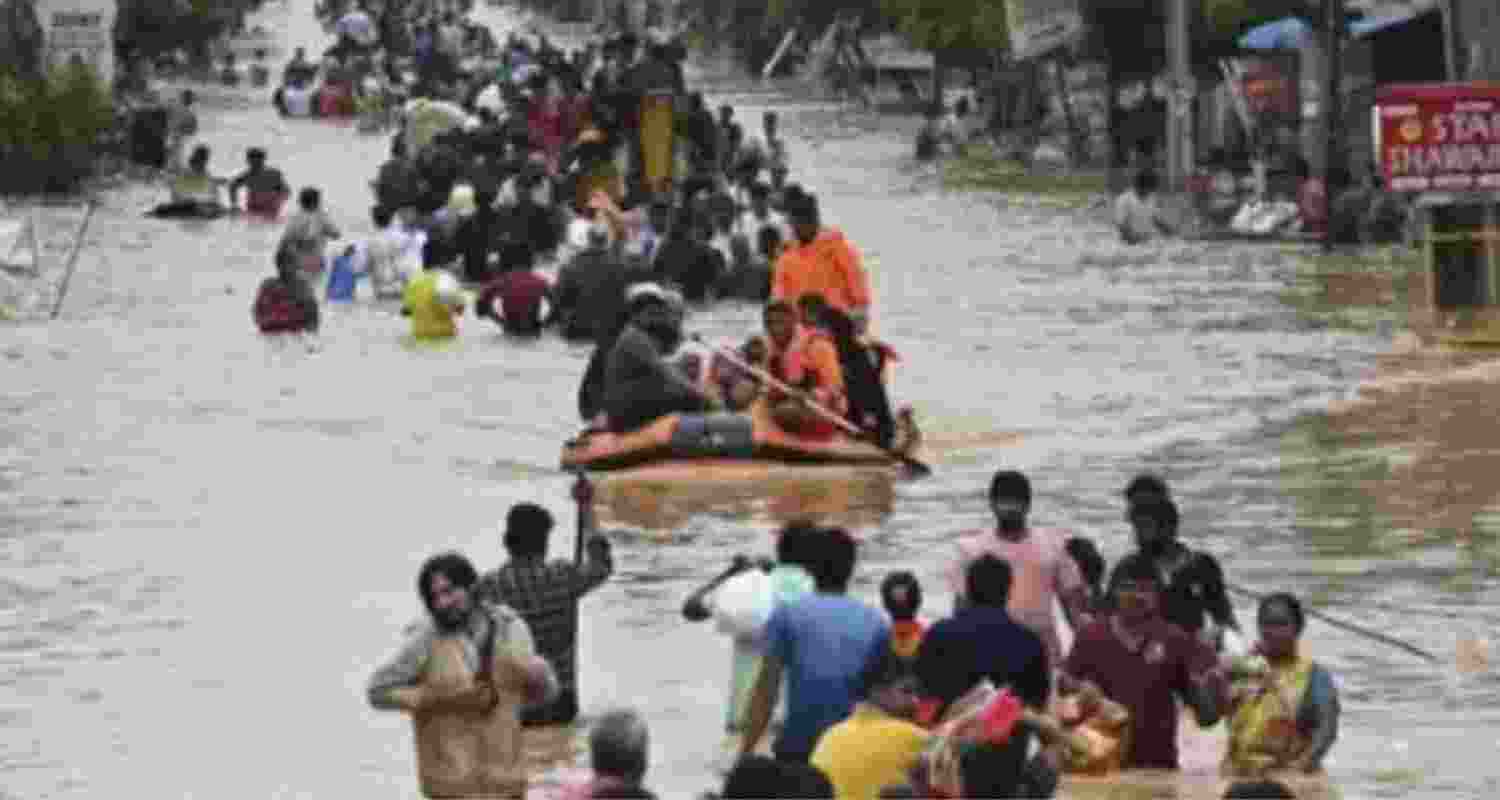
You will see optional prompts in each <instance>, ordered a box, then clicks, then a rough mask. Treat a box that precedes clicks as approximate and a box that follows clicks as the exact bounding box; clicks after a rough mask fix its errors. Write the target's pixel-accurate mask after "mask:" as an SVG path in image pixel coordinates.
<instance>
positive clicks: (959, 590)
mask: <svg viewBox="0 0 1500 800" xmlns="http://www.w3.org/2000/svg"><path fill="white" fill-rule="evenodd" d="M990 508H991V509H992V510H993V511H994V512H995V530H994V531H993V532H991V531H983V532H979V533H974V534H970V535H968V536H965V537H963V538H961V539H960V540H959V542H958V557H957V558H955V559H954V561H953V564H952V566H951V567H950V568H949V572H948V581H949V584H948V585H949V586H950V587H952V589H953V593H954V597H955V601H956V605H957V607H958V608H963V607H964V606H966V605H968V602H969V601H968V594H967V590H968V586H967V578H966V576H967V574H968V569H969V564H971V563H972V562H974V561H975V560H976V559H978V558H980V557H982V556H985V555H992V556H995V557H996V558H999V559H1001V560H1003V561H1006V562H1008V563H1009V564H1010V568H1011V575H1012V584H1011V591H1010V598H1009V602H1008V603H1007V605H1006V608H1007V610H1008V611H1009V612H1010V616H1011V618H1013V619H1014V620H1015V621H1016V622H1019V623H1021V624H1022V625H1025V626H1026V627H1027V628H1030V629H1031V630H1032V631H1033V632H1035V633H1036V634H1037V635H1038V636H1040V637H1042V641H1043V642H1044V643H1045V644H1046V645H1047V663H1049V664H1054V665H1055V664H1058V663H1061V660H1062V640H1061V639H1060V638H1059V637H1058V633H1057V630H1056V628H1055V627H1054V623H1053V613H1052V602H1053V600H1054V598H1055V599H1057V600H1060V601H1062V604H1063V608H1064V610H1066V611H1067V612H1068V619H1069V621H1070V622H1071V623H1072V624H1073V626H1074V627H1075V628H1078V627H1082V626H1083V625H1084V624H1086V623H1087V622H1088V621H1089V620H1090V619H1091V618H1092V617H1091V614H1090V611H1089V592H1088V586H1087V584H1085V583H1084V580H1083V576H1082V575H1081V574H1080V573H1079V571H1078V564H1077V563H1076V562H1074V561H1073V558H1072V557H1071V556H1069V555H1068V552H1067V549H1066V544H1065V542H1066V541H1067V537H1066V536H1065V535H1063V534H1062V532H1060V531H1055V530H1049V529H1041V528H1032V527H1031V526H1030V525H1028V524H1027V521H1026V515H1027V514H1028V513H1029V512H1030V511H1031V482H1030V481H1028V480H1026V476H1025V475H1022V474H1021V473H1019V472H1013V471H1008V470H1001V471H1000V472H996V473H995V477H994V479H993V480H991V481H990Z"/></svg>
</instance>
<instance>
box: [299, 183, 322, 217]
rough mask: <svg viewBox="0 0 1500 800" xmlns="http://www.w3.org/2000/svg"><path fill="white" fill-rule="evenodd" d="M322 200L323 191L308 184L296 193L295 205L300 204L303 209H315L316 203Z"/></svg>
mask: <svg viewBox="0 0 1500 800" xmlns="http://www.w3.org/2000/svg"><path fill="white" fill-rule="evenodd" d="M322 202H323V193H322V192H320V191H318V190H317V189H316V188H314V187H312V186H309V187H307V188H305V189H303V190H302V191H301V192H298V193H297V205H298V206H301V207H302V209H303V210H304V211H313V210H316V209H317V207H318V205H319V204H320V203H322Z"/></svg>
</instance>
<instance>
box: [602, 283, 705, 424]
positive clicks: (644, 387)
mask: <svg viewBox="0 0 1500 800" xmlns="http://www.w3.org/2000/svg"><path fill="white" fill-rule="evenodd" d="M633 291H634V293H633V296H632V297H631V298H630V300H631V303H630V305H631V309H632V314H631V318H630V324H629V325H627V326H625V330H624V332H623V333H621V334H620V338H619V339H618V340H617V341H616V342H615V345H614V347H613V348H612V349H611V350H610V353H609V360H608V361H606V362H605V366H604V412H605V414H607V415H608V417H609V428H610V430H612V431H615V432H616V433H627V432H629V431H633V430H637V429H639V428H641V427H644V426H645V425H646V424H648V423H650V422H651V421H652V420H655V419H658V418H660V417H663V416H666V415H667V414H676V413H696V412H702V411H706V410H708V408H709V406H710V400H709V399H708V398H707V397H705V396H704V395H703V393H702V392H701V391H700V390H699V388H698V387H697V386H696V385H694V384H693V382H692V381H689V380H688V379H687V377H686V376H684V375H683V374H682V373H680V372H678V371H677V369H676V368H674V367H673V366H672V365H671V364H669V363H667V360H666V356H668V355H670V354H671V353H672V351H674V350H676V349H677V345H678V344H679V343H680V341H681V339H682V317H681V313H680V312H679V310H678V308H677V307H676V306H677V305H678V304H677V302H674V300H675V298H672V297H671V296H669V295H668V294H667V293H666V292H665V291H663V290H661V289H659V288H656V287H651V286H649V285H647V286H639V287H636V288H635V290H633Z"/></svg>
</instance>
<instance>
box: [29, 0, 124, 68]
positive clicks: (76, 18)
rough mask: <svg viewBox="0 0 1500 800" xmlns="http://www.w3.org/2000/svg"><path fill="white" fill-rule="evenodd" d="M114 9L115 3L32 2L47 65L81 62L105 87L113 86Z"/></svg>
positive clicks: (113, 0) (83, 0)
mask: <svg viewBox="0 0 1500 800" xmlns="http://www.w3.org/2000/svg"><path fill="white" fill-rule="evenodd" d="M118 10H119V0H36V16H37V21H38V22H40V23H41V25H42V37H43V39H42V41H43V42H44V45H43V53H44V56H45V61H46V64H47V66H49V67H63V66H66V65H67V64H69V63H71V62H73V61H74V60H77V61H81V62H83V63H84V64H85V65H87V66H89V67H93V69H94V72H95V73H96V74H97V75H98V76H99V79H100V80H101V81H103V82H104V85H105V86H106V87H108V86H111V85H113V83H114V79H115V13H116V12H117V11H118Z"/></svg>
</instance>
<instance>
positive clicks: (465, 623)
mask: <svg viewBox="0 0 1500 800" xmlns="http://www.w3.org/2000/svg"><path fill="white" fill-rule="evenodd" d="M478 582H479V575H478V573H477V572H476V571H475V569H474V565H473V564H471V563H470V562H469V560H468V559H467V558H464V557H463V556H462V555H459V554H458V553H445V554H442V555H438V556H434V557H432V558H430V559H428V560H427V562H426V563H425V564H423V565H422V570H421V572H420V573H419V574H418V576H417V590H418V593H419V594H420V595H421V597H422V603H423V605H424V606H425V607H426V609H427V612H428V615H429V619H428V620H425V621H424V622H422V623H419V624H418V625H416V626H414V628H413V630H412V632H411V636H410V638H409V639H408V640H407V642H406V644H405V645H404V646H402V648H401V650H400V651H399V652H398V653H397V655H396V656H395V657H394V658H393V659H392V660H391V661H390V662H388V663H387V664H385V665H384V666H382V667H380V668H379V669H377V670H376V671H375V674H374V675H372V676H371V678H370V682H369V686H368V689H367V697H368V700H369V702H370V705H371V706H373V707H374V708H377V709H381V710H387V711H403V712H406V713H407V714H410V715H411V717H412V724H413V726H414V728H415V739H416V747H417V774H418V780H419V781H420V783H421V787H422V794H423V795H425V796H427V797H491V798H495V797H499V798H517V799H519V798H521V797H524V796H525V794H526V767H525V763H524V762H523V760H522V759H521V747H520V743H519V741H518V737H519V736H520V735H521V718H520V712H521V709H522V707H524V706H526V705H528V704H535V703H541V702H546V701H547V700H548V699H550V698H551V697H552V696H554V695H555V694H556V692H557V679H556V676H555V675H554V674H553V672H552V668H551V667H550V666H549V665H548V664H547V662H546V661H545V660H544V659H542V658H540V657H539V656H537V654H536V650H535V647H534V645H533V644H532V638H531V631H530V629H528V628H527V626H526V622H525V621H524V620H523V619H521V618H520V617H519V616H517V615H516V614H515V612H513V611H511V610H510V609H508V608H505V607H504V606H498V605H492V604H489V603H485V602H480V601H478V600H477V599H476V597H475V589H476V584H478Z"/></svg>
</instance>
